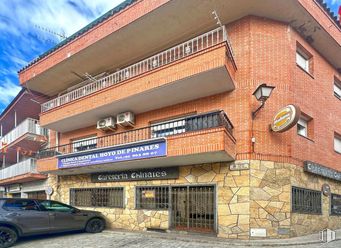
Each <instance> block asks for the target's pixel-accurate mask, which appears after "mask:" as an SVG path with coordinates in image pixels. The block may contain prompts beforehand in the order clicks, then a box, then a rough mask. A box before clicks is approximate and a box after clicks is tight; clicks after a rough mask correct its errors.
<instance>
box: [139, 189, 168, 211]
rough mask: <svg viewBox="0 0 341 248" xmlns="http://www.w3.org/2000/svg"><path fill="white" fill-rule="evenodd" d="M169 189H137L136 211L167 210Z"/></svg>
mask: <svg viewBox="0 0 341 248" xmlns="http://www.w3.org/2000/svg"><path fill="white" fill-rule="evenodd" d="M168 206H169V187H167V186H160V187H137V188H136V208H138V209H168Z"/></svg>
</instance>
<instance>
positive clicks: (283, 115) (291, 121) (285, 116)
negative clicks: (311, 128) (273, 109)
mask: <svg viewBox="0 0 341 248" xmlns="http://www.w3.org/2000/svg"><path fill="white" fill-rule="evenodd" d="M300 115H301V110H300V108H299V107H297V106H295V105H292V104H290V105H288V106H285V107H284V108H282V109H280V110H279V111H278V112H277V113H276V115H275V117H274V118H273V121H272V123H271V130H272V131H274V132H278V133H282V132H285V131H287V130H289V129H290V128H292V127H293V126H295V125H296V124H297V122H298V119H299V118H300Z"/></svg>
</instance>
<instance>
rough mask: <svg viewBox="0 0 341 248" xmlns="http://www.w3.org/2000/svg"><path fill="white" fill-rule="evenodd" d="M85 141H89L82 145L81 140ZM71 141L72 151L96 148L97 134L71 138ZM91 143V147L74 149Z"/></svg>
mask: <svg viewBox="0 0 341 248" xmlns="http://www.w3.org/2000/svg"><path fill="white" fill-rule="evenodd" d="M87 141H90V143H89V144H85V145H82V142H84V143H86V142H87ZM91 141H93V142H94V143H91ZM71 143H72V147H71V148H72V152H82V151H87V150H92V149H96V148H97V135H91V136H87V137H83V138H76V139H72V140H71ZM78 144H80V145H79V146H78ZM76 145H77V147H76ZM93 145H94V146H95V147H93V148H87V149H81V150H76V149H79V147H91V146H93Z"/></svg>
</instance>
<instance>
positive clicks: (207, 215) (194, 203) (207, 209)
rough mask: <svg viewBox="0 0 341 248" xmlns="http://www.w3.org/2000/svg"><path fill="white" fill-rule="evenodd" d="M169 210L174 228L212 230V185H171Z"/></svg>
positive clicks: (213, 207) (213, 202) (213, 196)
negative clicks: (170, 205) (170, 207)
mask: <svg viewBox="0 0 341 248" xmlns="http://www.w3.org/2000/svg"><path fill="white" fill-rule="evenodd" d="M171 212H172V227H173V228H174V229H176V230H185V231H195V232H214V231H215V228H214V226H215V225H214V223H215V193H214V186H185V187H172V210H171Z"/></svg>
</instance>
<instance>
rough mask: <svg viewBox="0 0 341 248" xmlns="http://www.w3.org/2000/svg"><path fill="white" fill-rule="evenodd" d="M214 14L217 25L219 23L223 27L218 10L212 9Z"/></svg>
mask: <svg viewBox="0 0 341 248" xmlns="http://www.w3.org/2000/svg"><path fill="white" fill-rule="evenodd" d="M212 15H213V17H214V19H215V20H217V25H219V26H220V27H223V24H222V23H221V21H220V18H219V16H218V14H217V11H216V10H213V11H212Z"/></svg>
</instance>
